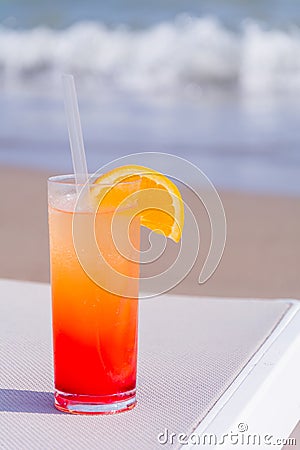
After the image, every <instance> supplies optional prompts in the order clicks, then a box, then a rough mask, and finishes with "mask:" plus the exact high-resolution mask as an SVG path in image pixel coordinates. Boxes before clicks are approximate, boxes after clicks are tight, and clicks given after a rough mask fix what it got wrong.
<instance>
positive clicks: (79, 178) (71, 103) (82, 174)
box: [62, 74, 88, 192]
mask: <svg viewBox="0 0 300 450" xmlns="http://www.w3.org/2000/svg"><path fill="white" fill-rule="evenodd" d="M62 80H63V87H64V100H65V109H66V115H67V123H68V131H69V139H70V147H71V153H72V161H73V168H74V174H75V180H76V184H77V192H79V191H80V186H78V185H82V184H85V183H86V182H87V181H88V170H87V164H86V157H85V151H84V145H83V136H82V129H81V122H80V116H79V109H78V101H77V94H76V88H75V83H74V77H73V75H69V74H64V75H63V76H62Z"/></svg>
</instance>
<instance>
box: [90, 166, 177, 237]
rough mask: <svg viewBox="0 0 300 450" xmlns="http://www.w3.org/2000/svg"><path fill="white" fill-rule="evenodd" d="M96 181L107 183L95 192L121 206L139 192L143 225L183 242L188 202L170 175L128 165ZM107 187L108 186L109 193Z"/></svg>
mask: <svg viewBox="0 0 300 450" xmlns="http://www.w3.org/2000/svg"><path fill="white" fill-rule="evenodd" d="M135 181H136V182H135ZM95 184H98V185H99V187H100V186H101V185H103V188H102V189H100V191H95V193H94V196H95V197H96V199H98V200H99V201H100V202H101V205H102V206H114V207H117V206H118V205H119V204H120V203H121V202H122V201H123V200H124V199H125V198H126V197H128V195H130V194H132V193H134V192H138V194H137V199H138V211H140V212H139V213H138V214H139V216H140V220H141V225H142V226H144V227H147V228H149V229H150V230H152V231H154V232H156V233H160V234H164V235H165V236H166V237H168V238H170V239H172V240H173V241H175V242H179V240H180V238H181V235H182V229H183V224H184V206H183V201H182V197H181V194H180V192H179V190H178V188H177V186H176V185H175V184H174V183H173V182H172V181H171V180H170V179H169V178H167V177H166V176H164V175H163V174H161V173H160V172H157V171H156V170H153V169H149V168H147V167H143V166H138V165H127V166H121V167H117V168H116V169H113V170H111V171H109V172H107V173H105V174H104V175H101V176H100V177H99V178H97V180H96V181H95ZM105 186H110V188H107V187H105ZM103 189H105V190H106V193H105V196H103Z"/></svg>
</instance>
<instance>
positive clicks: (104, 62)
mask: <svg viewBox="0 0 300 450" xmlns="http://www.w3.org/2000/svg"><path fill="white" fill-rule="evenodd" d="M63 72H69V73H73V74H74V75H75V78H76V85H77V89H78V96H79V101H80V113H81V117H82V123H83V130H84V136H85V145H86V151H87V156H88V162H89V167H90V170H91V171H93V170H96V169H97V168H98V167H99V166H101V165H102V164H104V163H106V162H108V161H109V160H111V159H113V158H117V157H119V156H123V155H125V154H128V153H134V152H141V151H163V152H169V153H173V154H176V155H179V156H181V157H185V158H187V159H189V160H190V161H191V162H193V163H195V164H197V165H198V166H199V167H200V168H201V169H202V170H204V172H205V173H206V174H207V175H208V176H209V177H210V178H211V180H212V181H213V182H214V183H215V185H216V186H217V187H220V188H228V189H246V190H256V191H260V192H273V193H288V194H296V195H299V194H300V126H299V117H300V114H299V113H300V102H299V97H300V3H298V2H295V1H293V0H286V1H284V2H282V1H280V0H260V1H259V0H252V1H242V0H240V1H238V0H227V1H226V0H204V1H201V2H197V1H195V0H186V1H185V2H182V1H179V0H173V1H171V0H160V1H158V0H154V1H153V2H146V1H145V0H139V1H137V0H122V1H121V0H113V1H111V2H99V1H96V0H88V1H85V2H82V1H79V0H75V1H74V0H72V1H71V0H62V1H58V0H53V1H52V2H50V1H49V2H38V1H35V0H30V1H29V0H27V1H21V0H15V1H12V0H10V1H9V0H2V1H1V2H0V115H1V121H0V163H6V164H15V165H21V166H34V167H41V168H48V169H51V170H53V172H56V171H59V172H61V171H67V172H70V171H71V170H72V169H71V158H70V155H69V149H68V135H67V129H66V121H65V117H64V106H63V92H62V85H61V74H62V73H63Z"/></svg>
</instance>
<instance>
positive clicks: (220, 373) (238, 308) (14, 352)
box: [0, 280, 289, 450]
mask: <svg viewBox="0 0 300 450" xmlns="http://www.w3.org/2000/svg"><path fill="white" fill-rule="evenodd" d="M140 305H141V308H140V354H139V378H138V405H137V407H136V408H135V409H134V410H132V411H130V412H126V413H122V414H118V415H115V416H93V417H91V416H71V415H67V414H63V413H60V412H58V411H56V410H55V409H54V407H53V394H52V392H51V391H52V383H53V382H52V360H51V358H52V356H51V329H50V289H49V286H48V285H42V284H34V283H22V282H13V281H5V280H0V448H1V449H14V450H15V449H18V450H19V449H20V450H22V449H30V450H35V449H39V450H40V449H45V450H46V449H51V450H55V449H117V450H120V449H124V450H125V449H143V448H144V449H155V448H167V445H164V446H162V445H161V444H159V442H158V440H157V436H158V434H159V433H161V432H163V431H164V429H165V428H168V430H170V431H171V432H175V433H181V432H182V433H186V434H188V433H189V432H192V430H193V429H195V427H196V426H197V424H198V423H199V422H200V421H201V420H202V419H203V418H204V417H205V415H206V414H207V413H208V411H210V409H211V408H212V407H213V405H214V404H215V403H216V401H217V400H218V399H219V398H220V396H221V395H222V394H223V393H224V391H225V390H226V389H227V388H228V387H229V386H230V384H231V383H232V381H233V380H234V378H235V377H236V376H237V374H238V373H239V372H240V371H241V369H242V368H243V367H244V366H245V364H246V363H247V362H248V361H249V359H250V358H251V356H252V355H253V354H254V353H255V352H256V351H257V349H258V348H259V347H260V346H261V345H262V344H263V342H264V341H265V340H266V338H267V337H268V336H269V334H270V333H271V331H272V330H273V329H274V327H275V326H276V325H277V324H278V322H279V321H280V320H281V318H282V317H283V315H284V314H285V312H286V311H287V309H288V308H289V306H288V304H286V303H284V302H277V301H271V300H259V301H255V300H233V299H213V298H193V297H170V296H165V297H162V298H156V299H150V300H143V301H141V303H140Z"/></svg>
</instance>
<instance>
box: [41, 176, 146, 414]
mask: <svg viewBox="0 0 300 450" xmlns="http://www.w3.org/2000/svg"><path fill="white" fill-rule="evenodd" d="M131 183H132V184H133V183H135V184H136V183H137V181H134V182H131ZM120 186H121V188H122V184H121V185H120ZM126 186H127V189H128V183H126ZM81 188H82V186H79V185H76V182H75V179H74V176H72V175H69V176H67V175H66V176H57V177H51V178H50V179H49V180H48V203H49V233H50V266H51V288H52V322H53V350H54V382H55V406H56V408H58V409H59V410H62V411H65V412H70V413H75V414H82V413H83V414H111V413H116V412H120V411H124V410H128V409H131V408H133V406H134V405H135V403H136V372H137V326H138V286H139V262H138V261H136V259H135V258H131V255H130V250H129V251H128V252H127V254H122V253H120V252H119V251H118V249H117V248H116V247H115V240H114V238H113V236H112V232H111V230H112V221H113V220H114V223H115V224H116V226H117V228H115V229H117V231H118V232H119V233H124V241H126V240H127V239H129V241H130V242H131V244H132V247H131V246H128V245H127V246H126V245H125V246H124V247H126V248H129V249H130V248H132V252H133V253H134V252H135V251H137V250H138V249H139V244H140V221H139V218H138V217H137V216H136V217H134V214H133V212H134V207H135V204H134V199H133V200H132V205H131V204H130V201H129V202H127V204H126V208H123V209H122V208H119V209H116V206H115V205H109V204H107V203H106V204H105V206H103V207H101V206H100V207H99V208H98V209H97V208H96V210H95V208H94V207H91V204H90V201H91V198H93V195H92V194H88V195H89V196H90V200H89V201H87V202H86V208H82V207H81V208H80V209H76V202H77V201H78V195H79V192H80V190H81ZM98 188H99V186H98ZM105 188H107V189H109V186H106V187H105ZM89 189H91V191H92V190H93V189H94V185H91V186H90V188H89ZM133 190H135V191H136V190H137V186H135V187H134V189H133ZM128 214H131V216H132V220H131V221H130V226H129V227H126V224H127V223H128ZM74 219H76V220H77V219H78V220H77V222H76V223H77V235H78V224H79V227H80V228H79V230H80V233H79V234H80V236H81V239H80V242H79V244H78V243H77V244H78V245H79V246H80V248H81V247H84V250H83V252H84V254H85V255H86V256H87V258H88V261H89V267H90V268H91V272H93V273H95V272H96V273H97V279H96V280H95V277H93V276H91V274H90V273H89V270H87V267H83V266H82V261H80V259H79V258H78V252H77V249H76V242H75V245H74V238H73V237H74V236H73V235H74V233H73V231H74V230H73V227H74ZM92 222H93V224H94V232H95V233H94V235H92V234H91V232H90V225H91V223H92ZM123 225H124V226H123ZM126 230H127V232H126ZM120 238H121V240H122V239H123V235H121V236H120V235H119V236H118V239H119V240H120ZM95 239H96V242H97V246H98V248H99V252H101V253H102V255H104V259H105V261H106V265H108V266H110V267H112V268H113V272H116V273H121V274H122V275H123V278H122V277H121V280H122V285H119V286H116V283H119V281H116V280H119V279H120V278H118V277H117V278H116V279H115V278H114V277H113V276H112V277H111V280H110V279H109V277H110V275H109V272H107V267H104V266H103V260H101V258H99V259H98V258H97V254H95V252H94V249H92V246H93V242H94V240H95ZM102 269H103V270H102ZM102 272H103V277H104V278H105V279H103V280H102V281H103V283H102V281H101V276H102ZM110 286H111V289H110ZM116 287H117V288H118V289H117V292H118V294H116V293H115V292H116Z"/></svg>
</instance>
